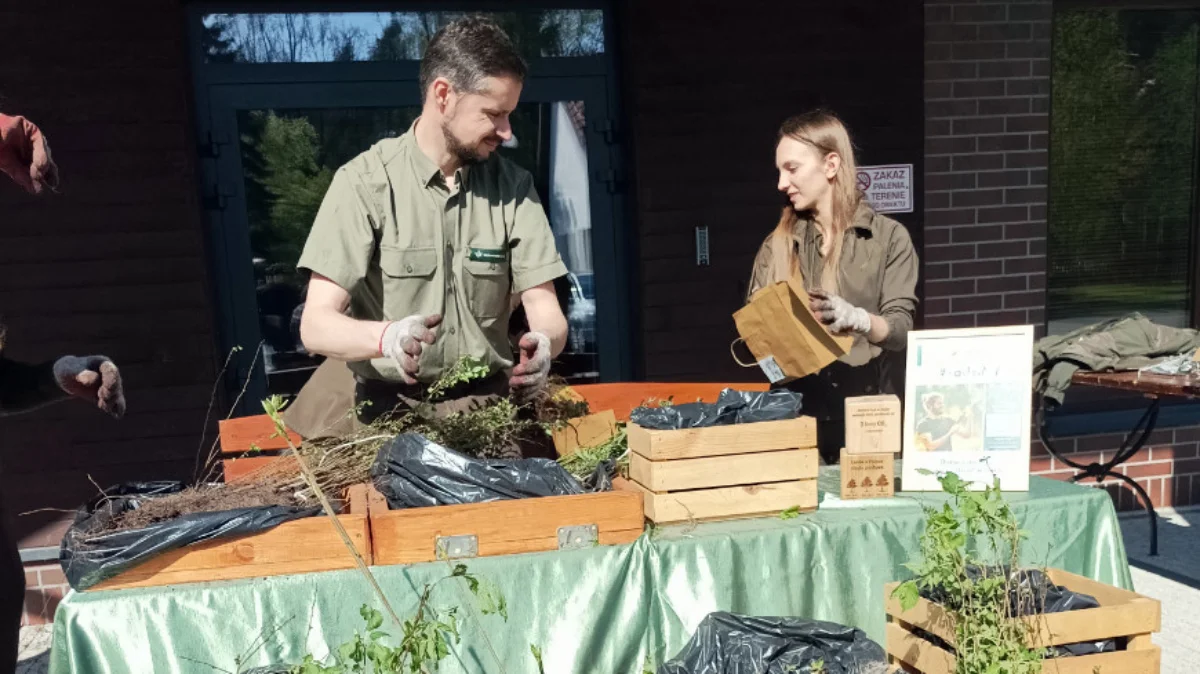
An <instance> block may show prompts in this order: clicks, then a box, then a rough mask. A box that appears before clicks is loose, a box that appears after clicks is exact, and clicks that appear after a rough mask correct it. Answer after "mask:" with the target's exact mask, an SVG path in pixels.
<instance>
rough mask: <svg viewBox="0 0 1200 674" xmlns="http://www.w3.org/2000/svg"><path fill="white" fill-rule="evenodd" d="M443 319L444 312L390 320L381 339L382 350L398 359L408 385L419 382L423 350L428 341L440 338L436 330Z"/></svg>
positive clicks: (398, 364) (402, 375) (388, 355)
mask: <svg viewBox="0 0 1200 674" xmlns="http://www.w3.org/2000/svg"><path fill="white" fill-rule="evenodd" d="M441 322H442V317H441V315H440V314H434V315H432V316H409V317H408V318H402V319H400V320H398V321H392V322H391V323H388V326H387V327H386V328H384V329H383V337H382V338H380V340H379V351H380V352H381V353H382V354H383V355H384V356H386V357H388V358H391V359H392V360H394V361H396V367H399V368H400V378H401V379H402V380H404V383H405V384H416V383H417V373H418V372H420V370H421V365H420V360H421V352H422V351H424V350H425V345H426V344H433V340H434V339H436V338H437V334H436V332H435V330H434V328H436V327H437V326H438V325H440V324H441Z"/></svg>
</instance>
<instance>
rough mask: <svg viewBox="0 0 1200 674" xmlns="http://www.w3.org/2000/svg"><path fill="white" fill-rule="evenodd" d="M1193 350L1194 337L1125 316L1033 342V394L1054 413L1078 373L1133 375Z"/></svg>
mask: <svg viewBox="0 0 1200 674" xmlns="http://www.w3.org/2000/svg"><path fill="white" fill-rule="evenodd" d="M1197 347H1200V332H1197V331H1195V330H1187V329H1183V328H1171V327H1167V326H1165V325H1158V324H1156V323H1153V322H1151V321H1150V319H1148V318H1146V317H1145V316H1143V315H1142V314H1139V313H1133V314H1129V315H1127V316H1123V317H1121V318H1114V319H1111V320H1107V321H1103V322H1101V323H1096V324H1093V325H1088V326H1085V327H1082V328H1079V329H1078V330H1075V331H1072V332H1069V333H1067V334H1065V335H1050V336H1047V337H1043V338H1042V339H1040V340H1038V343H1037V344H1036V345H1034V349H1033V389H1034V391H1036V392H1037V393H1038V395H1040V396H1042V397H1043V398H1045V401H1046V403H1047V404H1048V405H1049V406H1050V407H1051V408H1053V407H1057V406H1058V405H1061V404H1062V402H1063V398H1064V397H1065V395H1066V390H1067V387H1068V386H1070V385H1071V377H1072V376H1074V375H1075V373H1076V372H1077V371H1078V370H1081V369H1083V370H1091V371H1095V372H1102V371H1105V370H1137V369H1140V368H1143V367H1146V366H1148V365H1153V364H1154V363H1155V362H1157V361H1159V360H1162V359H1163V358H1166V357H1169V356H1174V355H1177V354H1180V353H1186V352H1189V351H1192V350H1194V349H1196V348H1197Z"/></svg>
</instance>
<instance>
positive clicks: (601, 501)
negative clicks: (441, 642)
mask: <svg viewBox="0 0 1200 674" xmlns="http://www.w3.org/2000/svg"><path fill="white" fill-rule="evenodd" d="M367 500H368V504H369V505H368V507H369V511H370V515H371V536H372V547H373V551H372V552H373V557H374V560H375V563H376V564H379V565H384V564H415V563H418V562H432V561H435V560H437V559H439V558H440V555H439V551H444V555H445V556H446V557H448V558H451V559H461V558H466V557H489V556H493V555H512V554H518V553H523V552H545V551H549V550H559V549H571V548H580V547H590V546H591V545H620V544H623V543H631V542H633V541H634V540H636V539H637V538H638V537H639V536H641V535H642V531H643V529H644V527H645V520H644V519H643V517H642V497H641V495H640V494H637V493H635V492H628V491H613V492H605V493H599V494H580V495H577V496H546V497H542V498H526V499H515V500H511V501H491V502H488V503H472V504H467V505H447V506H431V507H427V508H405V509H401V510H389V509H388V504H387V501H386V500H385V499H384V498H383V495H382V494H380V493H379V492H378V491H376V490H375V489H374V488H373V487H372V488H370V492H369V496H368V499H367Z"/></svg>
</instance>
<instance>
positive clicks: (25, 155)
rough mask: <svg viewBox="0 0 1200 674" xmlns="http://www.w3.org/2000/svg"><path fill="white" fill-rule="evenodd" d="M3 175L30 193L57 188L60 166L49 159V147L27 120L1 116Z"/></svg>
mask: <svg viewBox="0 0 1200 674" xmlns="http://www.w3.org/2000/svg"><path fill="white" fill-rule="evenodd" d="M0 172H3V173H6V174H8V177H10V178H12V179H13V180H14V181H15V182H16V183H17V185H20V186H21V187H22V188H24V189H25V191H27V192H29V193H31V194H41V193H42V191H43V190H45V189H46V188H50V189H51V190H56V189H58V166H56V165H55V164H54V160H53V159H52V158H51V157H50V144H49V143H48V142H46V136H44V135H42V132H41V130H39V129H38V128H37V126H35V125H34V123H33V122H30V121H29V120H27V119H25V118H24V117H10V116H8V115H0Z"/></svg>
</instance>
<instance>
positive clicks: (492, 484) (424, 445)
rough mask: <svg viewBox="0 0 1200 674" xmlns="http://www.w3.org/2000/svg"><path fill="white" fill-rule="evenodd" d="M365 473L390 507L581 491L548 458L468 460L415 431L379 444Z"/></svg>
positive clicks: (580, 488)
mask: <svg viewBox="0 0 1200 674" xmlns="http://www.w3.org/2000/svg"><path fill="white" fill-rule="evenodd" d="M371 477H372V478H374V481H375V486H376V488H378V489H379V491H380V493H382V494H383V495H384V496H385V497H386V498H387V502H388V507H390V508H421V507H424V506H437V505H456V504H461V503H483V502H485V501H502V500H505V499H518V498H528V497H531V496H568V495H571V494H582V493H584V490H583V488H582V487H581V486H580V485H579V482H578V481H576V480H575V478H574V477H571V474H570V473H568V472H567V471H566V469H564V468H563V467H562V466H560V465H558V463H557V462H555V461H552V460H550V459H495V460H481V459H472V458H470V457H468V456H465V455H463V454H459V453H458V452H455V451H453V450H451V449H447V448H445V447H443V446H441V445H439V444H437V443H436V442H432V441H431V440H429V439H427V438H426V437H425V436H423V435H418V434H416V433H405V434H403V435H398V436H396V437H395V438H392V439H391V440H389V441H388V443H387V444H386V445H384V446H383V447H382V448H380V450H379V455H378V456H377V457H376V458H375V465H374V466H372V467H371Z"/></svg>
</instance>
